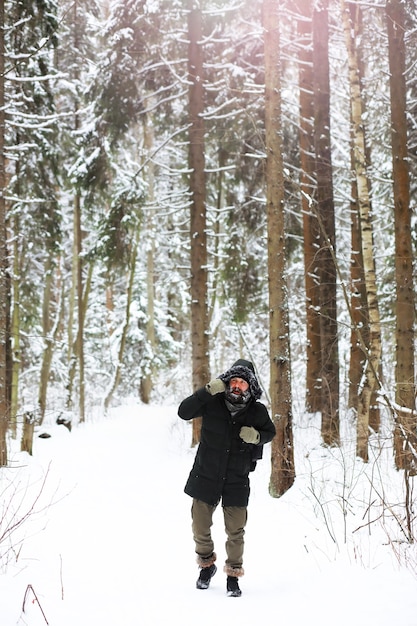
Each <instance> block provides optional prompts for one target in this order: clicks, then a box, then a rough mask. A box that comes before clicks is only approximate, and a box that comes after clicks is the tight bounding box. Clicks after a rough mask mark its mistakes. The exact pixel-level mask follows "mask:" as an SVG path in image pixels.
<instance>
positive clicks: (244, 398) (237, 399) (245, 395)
mask: <svg viewBox="0 0 417 626" xmlns="http://www.w3.org/2000/svg"><path fill="white" fill-rule="evenodd" d="M225 396H226V400H227V401H228V402H230V403H231V404H233V405H234V407H236V408H243V407H244V406H245V405H246V404H247V403H248V402H249V399H250V397H251V396H250V391H249V390H248V391H244V392H241V391H238V392H237V393H236V392H233V391H232V390H231V389H226V391H225Z"/></svg>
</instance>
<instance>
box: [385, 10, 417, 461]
mask: <svg viewBox="0 0 417 626" xmlns="http://www.w3.org/2000/svg"><path fill="white" fill-rule="evenodd" d="M386 13H387V28H388V46H389V67H390V93H391V125H392V126H391V131H392V132H391V142H392V168H393V179H394V224H395V285H396V327H395V335H396V351H395V385H396V390H395V401H396V404H397V405H398V406H399V407H401V408H404V409H406V410H405V411H404V410H401V408H400V409H399V411H398V415H397V423H396V427H395V431H394V449H395V461H396V464H397V467H398V468H401V469H409V470H411V469H412V470H416V465H417V464H416V460H417V459H416V457H415V454H416V451H417V447H416V446H417V438H416V430H417V419H416V416H417V414H416V411H415V372H414V315H415V313H414V311H415V302H414V284H413V249H412V242H411V211H410V181H409V170H408V158H409V156H408V148H407V119H406V82H405V70H406V67H405V44H404V30H405V24H404V17H405V16H404V2H401V1H400V0H388V1H387V5H386ZM413 451H414V453H413Z"/></svg>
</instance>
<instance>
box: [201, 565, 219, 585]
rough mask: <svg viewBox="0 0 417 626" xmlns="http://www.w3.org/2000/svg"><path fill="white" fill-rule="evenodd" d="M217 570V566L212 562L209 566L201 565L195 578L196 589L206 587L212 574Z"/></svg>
mask: <svg viewBox="0 0 417 626" xmlns="http://www.w3.org/2000/svg"><path fill="white" fill-rule="evenodd" d="M216 572H217V567H216V566H215V565H214V563H212V565H210V566H209V567H202V568H201V570H200V576H199V577H198V578H197V583H196V587H197V589H208V588H209V585H210V581H211V579H212V578H213V576H214V574H215V573H216Z"/></svg>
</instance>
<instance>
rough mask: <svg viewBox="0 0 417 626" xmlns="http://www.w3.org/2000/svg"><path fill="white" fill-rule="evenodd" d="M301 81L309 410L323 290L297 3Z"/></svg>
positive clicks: (309, 100)
mask: <svg viewBox="0 0 417 626" xmlns="http://www.w3.org/2000/svg"><path fill="white" fill-rule="evenodd" d="M295 5H296V9H297V14H298V15H299V19H298V24H297V25H298V44H299V53H298V60H299V83H300V167H301V172H300V187H301V208H302V213H303V234H304V281H305V292H306V352H307V363H306V410H307V411H309V412H312V413H315V412H316V411H320V409H321V341H320V314H319V310H320V293H319V268H318V265H317V249H318V247H319V245H320V230H319V225H318V221H317V216H316V211H317V207H316V208H315V210H314V208H313V205H314V203H315V202H316V200H315V199H314V196H315V189H316V165H315V159H314V140H313V136H314V97H313V89H314V77H313V52H312V14H313V11H312V4H310V3H308V2H303V1H301V2H296V3H295Z"/></svg>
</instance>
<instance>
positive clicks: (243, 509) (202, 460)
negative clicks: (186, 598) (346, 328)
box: [178, 359, 275, 597]
mask: <svg viewBox="0 0 417 626" xmlns="http://www.w3.org/2000/svg"><path fill="white" fill-rule="evenodd" d="M261 394H262V391H261V388H260V386H259V383H258V380H257V378H256V375H255V369H254V367H253V364H252V363H251V362H250V361H246V360H244V359H239V360H238V361H236V362H235V363H234V364H233V365H232V367H231V368H230V369H229V370H227V371H226V372H225V373H224V374H221V375H220V376H219V377H218V378H216V379H213V380H211V381H210V382H209V383H207V385H206V386H205V387H202V388H201V389H197V391H196V392H195V393H193V394H192V395H191V396H189V397H188V398H185V400H183V401H182V402H181V404H180V406H179V408H178V415H179V416H180V417H181V418H182V419H184V420H191V419H193V418H196V417H202V428H201V438H200V443H199V446H198V448H197V452H196V456H195V460H194V465H193V467H192V469H191V472H190V475H189V478H188V480H187V483H186V485H185V489H184V491H185V493H186V494H188V495H189V496H191V497H192V498H193V502H192V508H191V514H192V531H193V537H194V543H195V551H196V554H197V563H198V565H199V567H200V572H199V577H198V579H197V583H196V586H197V589H208V587H209V585H210V581H211V579H212V577H213V576H214V574H215V573H216V571H217V567H216V565H215V561H216V553H215V551H214V543H213V540H212V536H211V526H212V524H213V513H214V511H215V510H216V508H217V506H218V504H219V503H220V502H221V504H222V508H223V516H224V525H225V530H226V535H227V540H226V555H227V558H226V563H225V566H224V572H225V573H226V575H227V581H226V591H227V595H229V596H232V597H239V596H240V595H241V593H242V592H241V590H240V587H239V578H240V577H241V576H243V574H244V570H243V550H244V534H245V526H246V522H247V507H248V502H249V493H250V484H249V473H250V472H251V471H253V470H254V469H255V466H256V461H257V460H258V459H260V458H262V446H263V444H265V443H268V442H269V441H271V440H272V439H273V438H274V436H275V426H274V424H273V423H272V421H271V418H270V417H269V414H268V410H267V408H266V407H265V405H264V404H262V403H261V402H259V398H260V397H261Z"/></svg>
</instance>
